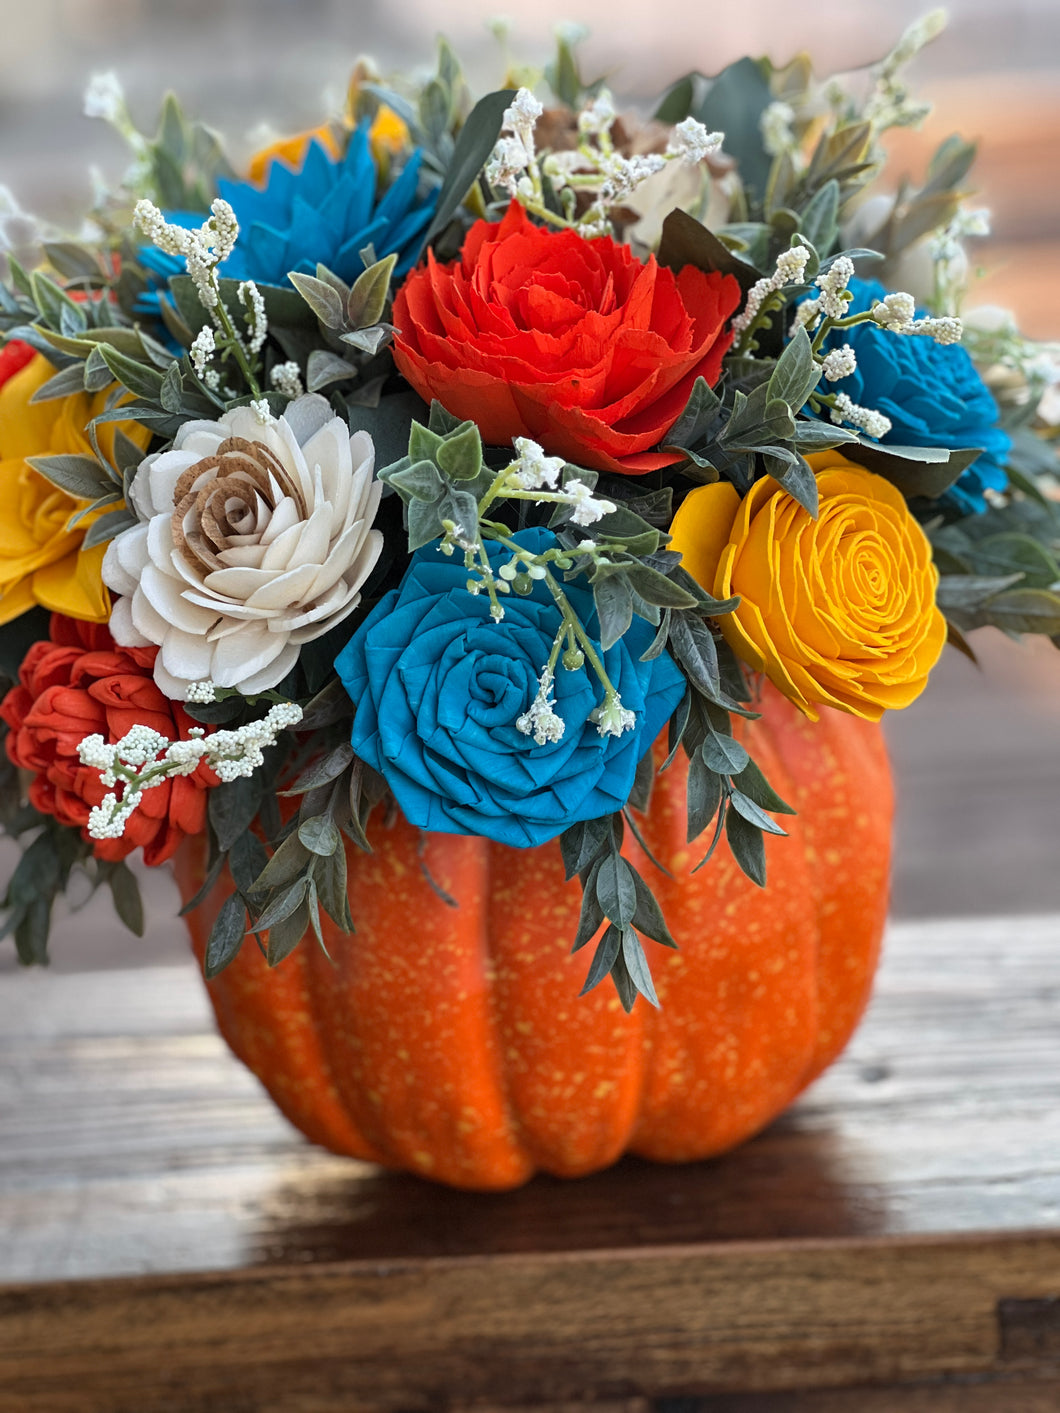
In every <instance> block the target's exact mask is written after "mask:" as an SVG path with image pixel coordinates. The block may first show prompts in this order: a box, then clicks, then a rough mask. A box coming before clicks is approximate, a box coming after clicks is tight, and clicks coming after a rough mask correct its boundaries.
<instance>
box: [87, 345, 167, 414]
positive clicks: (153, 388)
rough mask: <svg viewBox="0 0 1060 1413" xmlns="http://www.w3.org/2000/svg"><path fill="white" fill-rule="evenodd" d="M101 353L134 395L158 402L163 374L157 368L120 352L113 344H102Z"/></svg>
mask: <svg viewBox="0 0 1060 1413" xmlns="http://www.w3.org/2000/svg"><path fill="white" fill-rule="evenodd" d="M100 354H101V356H102V358H103V361H104V363H106V365H107V367H108V368H109V369H110V371H111V372H112V373H113V374H114V377H115V378H116V379H117V380H118V382H119V383H121V385H122V387H125V388H128V390H129V391H130V392H131V393H132V394H133V396H134V397H142V398H144V399H146V401H148V402H158V401H159V399H160V395H161V391H162V381H163V377H162V374H161V373H160V372H159V371H158V369H157V368H153V367H149V366H148V365H147V364H144V363H138V362H137V361H136V360H135V359H134V358H129V357H128V356H127V355H126V354H124V353H121V352H119V350H118V349H116V348H115V347H114V346H113V345H112V344H101V345H100Z"/></svg>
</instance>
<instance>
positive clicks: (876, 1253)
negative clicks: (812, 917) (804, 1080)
mask: <svg viewBox="0 0 1060 1413" xmlns="http://www.w3.org/2000/svg"><path fill="white" fill-rule="evenodd" d="M584 1403H596V1404H601V1405H603V1406H604V1407H605V1408H608V1409H610V1410H617V1409H621V1410H635V1409H638V1410H639V1409H645V1408H647V1407H649V1406H651V1405H652V1404H654V1405H655V1407H656V1408H657V1409H658V1410H660V1413H687V1410H691V1409H696V1410H699V1411H700V1413H722V1410H732V1413H767V1410H769V1411H770V1413H779V1410H785V1413H796V1410H797V1411H798V1413H884V1410H891V1409H895V1410H897V1409H908V1410H924V1413H927V1410H930V1413H949V1411H950V1410H960V1413H985V1410H998V1413H1046V1411H1047V1410H1048V1413H1056V1410H1058V1409H1060V917H1047V918H1039V919H1019V920H1013V921H1010V922H983V921H967V920H965V921H961V922H947V923H930V924H911V923H903V924H900V925H896V926H894V927H893V928H892V930H891V934H890V938H889V946H888V950H887V960H886V963H885V966H884V968H883V971H882V974H881V977H880V982H879V986H878V990H877V995H876V999H875V1001H874V1004H873V1007H872V1010H871V1012H870V1015H869V1017H868V1019H867V1021H866V1023H865V1025H864V1026H863V1028H862V1029H861V1031H860V1033H859V1035H858V1037H857V1039H856V1040H855V1042H854V1044H853V1045H852V1047H851V1049H850V1051H849V1052H848V1054H847V1055H846V1057H845V1058H844V1059H843V1060H842V1061H841V1062H840V1064H839V1065H837V1066H836V1067H835V1068H834V1069H833V1070H832V1071H831V1072H830V1073H829V1074H828V1075H827V1076H825V1078H824V1079H822V1080H821V1081H820V1082H819V1083H818V1084H817V1085H816V1086H815V1087H814V1088H813V1089H812V1090H811V1091H810V1092H809V1093H808V1094H807V1095H806V1097H805V1098H804V1099H803V1101H802V1102H801V1103H800V1104H799V1105H798V1106H797V1107H796V1108H795V1109H794V1111H792V1112H791V1113H790V1114H789V1115H787V1116H786V1117H785V1118H784V1119H782V1120H781V1121H780V1122H779V1123H777V1124H776V1125H775V1126H774V1127H773V1128H772V1129H770V1130H769V1131H768V1132H767V1133H765V1134H763V1135H762V1136H761V1137H759V1138H758V1139H756V1140H755V1141H754V1142H752V1143H750V1144H748V1145H747V1146H746V1147H745V1148H743V1149H742V1150H741V1151H739V1152H737V1153H735V1154H732V1155H731V1156H729V1157H727V1158H724V1159H722V1160H720V1161H717V1162H713V1163H708V1164H702V1165H696V1166H691V1167H684V1168H662V1167H651V1166H649V1165H647V1164H643V1163H638V1162H626V1163H623V1164H620V1165H619V1166H618V1167H617V1168H615V1169H613V1170H612V1171H610V1172H608V1173H605V1174H601V1175H599V1176H598V1177H595V1178H592V1179H588V1180H585V1181H582V1182H575V1183H568V1184H563V1183H559V1182H554V1181H549V1180H539V1181H537V1182H534V1183H532V1184H531V1185H530V1186H529V1187H527V1188H524V1189H523V1190H521V1191H519V1192H514V1193H510V1194H507V1195H500V1196H473V1195H468V1194H461V1193H453V1192H448V1191H445V1190H442V1189H438V1188H434V1187H431V1186H428V1185H426V1184H424V1183H422V1182H420V1181H419V1180H418V1179H414V1178H409V1177H400V1176H393V1175H387V1174H383V1173H381V1172H379V1171H378V1170H375V1169H373V1168H371V1167H369V1166H367V1165H361V1164H355V1163H350V1162H346V1161H343V1160H339V1159H336V1158H333V1157H331V1156H329V1155H327V1154H325V1153H322V1152H319V1151H316V1150H313V1149H310V1148H308V1147H307V1146H306V1145H304V1144H303V1143H302V1142H301V1141H300V1139H299V1138H298V1137H297V1135H295V1134H294V1133H293V1132H292V1131H291V1130H290V1129H289V1128H288V1127H287V1125H286V1124H285V1122H284V1121H283V1120H282V1119H280V1118H279V1117H278V1116H277V1115H276V1114H274V1112H273V1111H272V1109H271V1107H270V1105H269V1104H268V1102H267V1101H266V1100H265V1099H264V1098H263V1097H262V1095H261V1092H260V1091H259V1089H258V1087H257V1084H256V1082H255V1081H254V1080H253V1079H251V1078H250V1077H249V1075H247V1074H246V1073H245V1072H244V1071H243V1070H242V1069H241V1068H240V1067H239V1066H238V1065H237V1064H236V1062H235V1061H233V1060H232V1059H231V1058H230V1057H229V1056H228V1054H227V1052H226V1051H225V1050H224V1049H223V1047H222V1046H221V1044H220V1042H219V1041H218V1040H217V1039H216V1038H215V1036H214V1034H213V1031H212V1028H211V1026H210V1023H209V1019H208V1014H207V1010H206V1007H205V1003H204V1000H203V996H202V993H201V988H200V985H199V982H198V980H197V978H196V976H195V974H194V972H193V971H192V970H191V968H190V967H181V966H168V967H156V968H152V969H142V970H139V971H111V972H98V973H86V974H80V975H79V974H72V975H64V976H56V975H52V976H48V975H43V974H39V973H37V974H32V973H29V974H16V975H12V974H9V975H6V976H3V977H0V1409H2V1410H3V1411H4V1413H16V1410H17V1413H97V1410H107V1413H111V1410H115V1413H156V1410H163V1409H164V1410H200V1409H205V1410H216V1411H217V1413H220V1410H224V1413H281V1410H283V1413H287V1410H291V1413H303V1410H306V1411H307V1413H324V1410H347V1409H357V1410H360V1409H386V1410H394V1413H398V1410H419V1409H429V1408H430V1409H433V1408H446V1407H464V1406H471V1405H473V1406H477V1407H481V1408H499V1407H502V1406H503V1407H517V1408H518V1407H522V1408H524V1409H527V1408H532V1407H542V1406H547V1407H549V1408H552V1409H564V1410H569V1409H570V1408H571V1407H572V1406H580V1405H582V1404H584Z"/></svg>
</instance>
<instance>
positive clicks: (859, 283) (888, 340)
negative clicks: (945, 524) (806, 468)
mask: <svg viewBox="0 0 1060 1413" xmlns="http://www.w3.org/2000/svg"><path fill="white" fill-rule="evenodd" d="M849 288H850V290H851V292H852V294H853V295H854V299H853V302H852V303H851V304H850V307H849V312H850V313H851V314H860V313H862V312H864V311H865V310H868V309H870V308H871V307H872V304H873V302H874V301H875V300H877V299H883V297H884V296H885V295H886V293H887V291H886V290H885V289H884V287H883V285H881V284H880V283H879V281H878V280H859V279H853V280H851V281H850V285H849ZM918 317H921V315H920V311H918ZM845 343H846V344H850V346H851V347H852V348H853V350H854V353H855V355H856V357H857V368H856V370H855V371H854V372H853V373H851V375H850V376H849V377H848V378H842V379H840V381H839V382H837V383H834V384H832V385H831V387H830V388H829V391H835V392H844V393H846V394H847V396H848V397H849V398H850V399H851V401H852V402H856V403H858V404H859V405H860V406H862V407H870V408H872V409H873V410H874V411H876V412H882V413H883V414H884V416H885V417H888V418H890V421H891V430H890V431H889V432H888V433H887V434H886V436H884V437H882V438H881V439H880V441H881V445H883V446H886V445H887V444H888V442H890V443H891V444H892V445H894V446H937V447H949V448H957V447H976V446H977V447H982V449H983V452H982V455H981V456H978V457H976V459H975V461H973V462H972V464H971V466H969V467H967V469H966V470H965V471H963V472H962V474H961V476H960V477H959V478H958V480H957V482H956V483H955V484H954V485H953V486H951V487H950V489H949V490H948V491H946V493H945V494H944V495H943V496H942V497H941V502H942V504H943V505H945V506H947V507H948V508H949V509H951V510H954V511H956V512H958V513H959V514H961V515H971V514H979V513H981V512H982V511H984V510H985V509H986V501H985V500H984V498H983V492H984V490H988V489H989V490H994V491H1003V490H1004V489H1005V487H1006V486H1007V485H1008V474H1007V472H1006V471H1005V462H1006V460H1007V459H1008V453H1009V450H1010V448H1011V445H1012V442H1011V438H1010V437H1009V435H1008V433H1007V432H1005V431H1003V430H1002V428H1001V427H999V426H998V408H997V403H996V402H995V401H994V399H993V397H992V396H991V394H990V391H989V389H988V388H987V386H986V384H985V383H984V382H983V380H982V378H980V376H979V374H978V373H977V372H976V370H975V365H974V363H973V362H972V360H971V358H970V357H969V356H968V353H967V350H965V349H963V348H961V346H960V345H959V344H937V343H935V342H934V340H933V339H931V338H928V337H927V336H926V335H903V334H893V333H890V332H888V331H887V330H886V329H881V328H880V327H879V326H878V325H877V324H868V323H866V324H858V325H857V326H856V327H854V328H853V329H839V330H837V331H835V332H834V333H832V334H830V335H829V336H828V338H827V339H826V341H825V346H824V349H823V351H824V352H828V350H829V349H831V348H837V347H839V346H840V345H842V344H845Z"/></svg>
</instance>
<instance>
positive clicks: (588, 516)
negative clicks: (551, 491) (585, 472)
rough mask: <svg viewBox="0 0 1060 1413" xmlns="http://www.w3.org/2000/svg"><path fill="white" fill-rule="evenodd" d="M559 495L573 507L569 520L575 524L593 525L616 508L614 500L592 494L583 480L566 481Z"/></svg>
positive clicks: (611, 513) (612, 512)
mask: <svg viewBox="0 0 1060 1413" xmlns="http://www.w3.org/2000/svg"><path fill="white" fill-rule="evenodd" d="M560 495H561V496H562V497H565V498H566V500H567V503H568V504H569V505H572V506H573V507H574V510H573V513H572V515H571V520H572V521H573V522H574V524H575V525H594V524H595V523H596V521H597V520H602V519H603V518H604V516H605V515H613V514H614V512H615V510H616V509H617V507H616V506H615V503H614V501H610V500H604V499H603V498H602V497H599V496H594V495H593V492H592V490H591V488H590V487H589V486H587V485H586V484H585V482H584V481H568V482H567V484H566V485H565V486H564V487H563V490H562V491H561V492H560Z"/></svg>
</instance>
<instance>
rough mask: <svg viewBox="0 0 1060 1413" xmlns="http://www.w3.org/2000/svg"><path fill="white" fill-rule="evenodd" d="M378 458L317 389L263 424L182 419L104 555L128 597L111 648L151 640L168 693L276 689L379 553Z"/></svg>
mask: <svg viewBox="0 0 1060 1413" xmlns="http://www.w3.org/2000/svg"><path fill="white" fill-rule="evenodd" d="M374 458H375V452H374V448H373V446H372V441H371V438H370V437H369V436H368V434H367V433H366V432H358V433H356V434H355V435H354V436H352V437H351V436H350V433H349V429H348V427H347V426H346V424H345V423H344V422H343V421H342V420H341V418H338V417H334V416H333V415H332V413H331V409H330V407H329V406H328V403H327V401H326V400H325V399H324V398H322V397H320V396H318V395H317V394H315V393H314V394H310V395H309V396H307V397H302V398H299V399H298V400H297V402H293V403H291V405H290V406H289V407H288V408H287V411H286V412H285V414H284V415H283V416H282V417H279V418H276V419H271V418H268V419H267V420H266V421H265V422H262V420H261V417H260V415H259V412H257V411H255V410H254V409H253V408H248V407H237V408H234V409H233V410H232V411H230V412H227V413H226V414H225V415H224V416H223V417H222V418H221V419H220V420H219V421H217V422H188V423H186V424H185V425H184V426H183V427H182V428H181V429H180V431H179V432H178V433H177V436H176V439H175V441H174V443H173V446H172V448H171V449H170V450H169V451H165V452H161V453H159V454H158V455H156V456H151V457H148V458H147V459H146V461H144V463H143V464H142V466H141V467H140V469H139V470H138V471H137V473H136V476H135V478H134V480H133V484H132V489H131V494H130V499H131V502H132V508H133V510H134V511H135V513H136V515H137V516H138V518H139V520H140V522H141V523H140V524H139V525H136V526H133V527H132V528H130V529H128V530H125V531H123V533H122V534H120V535H119V536H118V537H117V538H116V539H115V540H113V541H112V542H111V544H110V546H109V548H108V550H107V555H106V559H105V560H104V565H103V575H104V578H105V580H106V582H107V583H108V584H109V585H110V587H111V588H112V589H114V590H115V591H116V592H117V593H119V594H121V595H123V596H124V597H122V598H120V599H118V600H117V601H116V603H115V605H114V611H113V613H112V616H111V625H110V626H111V632H112V633H113V635H114V637H115V639H116V641H117V642H119V643H123V644H127V645H129V646H143V645H146V644H148V643H155V644H157V645H158V647H159V649H160V651H159V654H158V657H157V659H156V661H155V681H156V682H157V683H158V685H159V686H160V687H161V688H162V690H163V691H164V692H165V693H166V695H167V696H169V697H175V698H183V697H185V696H186V694H187V688H188V686H189V684H190V683H192V682H198V681H201V680H203V679H204V678H210V679H211V680H212V681H213V682H214V683H216V684H217V686H219V687H236V688H238V689H239V690H240V691H243V692H261V691H265V690H266V689H267V688H269V687H274V686H275V685H276V683H277V682H279V681H280V680H281V678H283V677H284V676H285V675H286V673H287V672H289V671H290V669H291V668H292V667H293V665H294V663H295V661H296V659H297V657H298V650H299V648H300V647H301V645H302V644H303V643H306V642H309V641H310V640H311V639H313V638H317V637H319V636H320V635H321V634H322V633H326V632H327V631H328V629H329V628H332V627H334V625H335V624H336V623H338V622H339V621H340V620H341V619H343V618H345V617H346V615H347V614H349V613H351V612H352V611H353V609H354V608H355V607H356V606H357V603H358V602H359V600H360V587H361V585H362V584H363V583H364V581H365V579H366V578H367V576H368V574H369V573H370V572H371V570H372V567H373V565H374V564H375V561H376V560H377V559H378V557H379V551H380V549H381V548H382V535H381V534H380V533H379V531H378V530H373V529H372V528H371V526H372V521H373V520H374V518H375V514H376V510H377V508H378V505H379V496H380V492H381V488H380V486H379V483H378V482H377V481H375V480H373V477H372V470H373V462H374Z"/></svg>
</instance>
